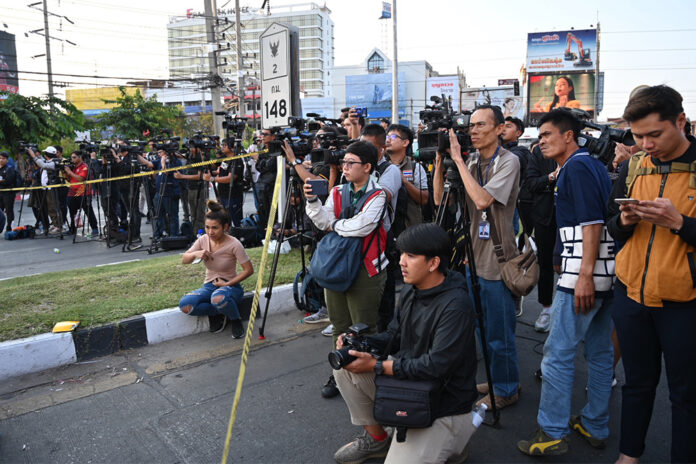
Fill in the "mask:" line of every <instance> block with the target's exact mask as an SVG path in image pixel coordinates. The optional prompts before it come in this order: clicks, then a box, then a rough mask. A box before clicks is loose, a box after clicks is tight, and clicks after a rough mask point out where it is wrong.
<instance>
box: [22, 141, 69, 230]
mask: <svg viewBox="0 0 696 464" xmlns="http://www.w3.org/2000/svg"><path fill="white" fill-rule="evenodd" d="M27 152H28V153H29V156H31V158H32V159H33V160H34V162H35V163H36V165H37V166H38V167H39V168H41V185H43V186H44V187H45V186H47V185H49V184H50V182H49V181H48V171H52V173H55V174H57V171H56V163H55V161H54V160H55V158H56V157H57V156H58V150H56V148H55V147H46V149H45V150H44V151H43V153H44V156H45V157H46V159H43V158H42V157H41V156H39V153H36V152H35V151H34V150H32V149H31V148H28V149H27ZM46 205H47V207H48V215H49V217H50V218H51V228H50V229H48V233H49V234H57V233H59V232H60V228H61V227H62V225H63V224H62V222H63V218H61V217H60V215H59V213H60V203H59V200H58V193H57V192H54V193H51V192H48V195H46Z"/></svg>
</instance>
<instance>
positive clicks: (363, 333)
mask: <svg viewBox="0 0 696 464" xmlns="http://www.w3.org/2000/svg"><path fill="white" fill-rule="evenodd" d="M369 331H370V326H368V325H367V324H365V323H364V322H358V323H357V324H353V325H351V326H350V327H348V332H346V334H345V336H344V337H343V348H341V349H340V350H336V351H332V352H331V353H329V364H331V367H333V368H334V369H336V370H338V369H340V368H342V367H345V366H347V365H348V364H350V363H352V362H353V361H355V356H353V355H350V354H348V351H350V350H355V351H360V352H362V353H370V354H371V355H373V356H378V355H379V351H378V350H377V349H376V348H375V347H373V346H372V345H370V343H369V342H368V340H367V333H368V332H369Z"/></svg>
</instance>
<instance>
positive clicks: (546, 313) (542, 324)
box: [534, 308, 551, 332]
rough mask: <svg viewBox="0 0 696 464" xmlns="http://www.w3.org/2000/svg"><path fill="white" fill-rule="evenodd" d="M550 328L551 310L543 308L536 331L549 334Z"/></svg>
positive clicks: (536, 324) (535, 324)
mask: <svg viewBox="0 0 696 464" xmlns="http://www.w3.org/2000/svg"><path fill="white" fill-rule="evenodd" d="M549 327H551V308H543V309H542V310H541V314H539V317H537V320H536V322H535V323H534V330H536V331H537V332H548V331H549Z"/></svg>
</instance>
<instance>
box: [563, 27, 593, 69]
mask: <svg viewBox="0 0 696 464" xmlns="http://www.w3.org/2000/svg"><path fill="white" fill-rule="evenodd" d="M566 41H567V44H568V45H567V47H566V51H565V56H564V57H563V59H564V60H566V61H575V63H573V66H575V67H583V68H586V67H590V66H592V60H591V59H590V49H589V48H582V40H580V39H579V38H577V37H576V36H575V34H573V33H572V32H568V35H567V36H566ZM571 42H575V45H577V47H578V54H579V55H580V56H578V55H576V54H575V53H573V52H571V51H570V46H571Z"/></svg>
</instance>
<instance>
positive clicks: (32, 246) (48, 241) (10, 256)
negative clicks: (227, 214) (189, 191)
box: [0, 192, 256, 280]
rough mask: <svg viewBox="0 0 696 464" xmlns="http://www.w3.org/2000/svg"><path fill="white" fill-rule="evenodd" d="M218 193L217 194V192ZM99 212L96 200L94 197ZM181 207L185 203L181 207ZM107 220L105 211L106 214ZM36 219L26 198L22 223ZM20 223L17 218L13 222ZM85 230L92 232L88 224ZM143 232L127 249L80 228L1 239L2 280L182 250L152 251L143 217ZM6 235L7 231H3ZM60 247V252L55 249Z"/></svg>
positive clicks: (249, 204)
mask: <svg viewBox="0 0 696 464" xmlns="http://www.w3.org/2000/svg"><path fill="white" fill-rule="evenodd" d="M213 197H214V196H213ZM19 208H20V204H19V201H17V202H15V221H19ZM94 208H95V214H96V200H95V201H94ZM179 209H180V210H181V207H180V208H179ZM243 211H244V215H245V216H246V215H248V214H249V213H251V212H254V211H256V208H255V207H254V198H253V196H252V194H251V193H249V192H246V193H245V195H244V208H243ZM179 216H180V221H181V220H183V219H182V218H183V212H182V211H179ZM102 221H103V215H102ZM34 222H35V219H34V215H33V213H32V211H31V208H28V207H27V205H26V200H25V202H24V208H23V209H22V220H21V224H22V225H33V224H34ZM13 225H14V226H15V227H16V226H17V222H15V223H14V224H13ZM85 232H86V233H87V234H89V232H90V231H89V230H88V228H85ZM141 235H142V238H143V246H142V248H140V249H139V250H137V251H133V252H123V251H121V249H122V247H121V245H120V244H119V245H117V246H112V248H108V247H107V246H106V240H105V239H104V238H102V239H98V238H97V239H89V238H86V237H83V236H82V235H81V233H80V232H78V236H77V238H76V242H77V243H73V236H71V235H70V236H64V238H63V240H60V239H59V238H58V237H57V236H56V237H53V236H51V237H43V236H40V237H37V238H35V239H33V240H30V239H22V240H12V241H7V240H4V239H0V280H4V279H9V278H12V277H20V276H27V275H33V274H42V273H44V272H54V271H67V270H70V269H78V268H84V267H92V266H98V265H105V264H113V263H119V262H123V261H129V260H134V259H148V258H151V257H155V256H163V255H167V254H176V253H181V252H182V250H175V251H168V252H167V251H164V252H159V253H155V254H152V255H150V254H148V253H147V249H148V247H149V245H150V240H149V237H150V236H151V235H152V228H151V226H150V224H146V222H145V219H144V218H143V220H142V225H141ZM3 237H4V235H3ZM55 249H58V250H59V253H55V252H54V250H55Z"/></svg>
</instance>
